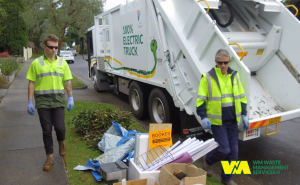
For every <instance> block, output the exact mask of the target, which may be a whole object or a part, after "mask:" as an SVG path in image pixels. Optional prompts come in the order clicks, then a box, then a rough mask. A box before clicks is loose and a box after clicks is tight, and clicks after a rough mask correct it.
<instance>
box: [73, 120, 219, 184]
mask: <svg viewBox="0 0 300 185" xmlns="http://www.w3.org/2000/svg"><path fill="white" fill-rule="evenodd" d="M156 125H158V124H156ZM159 125H160V127H161V128H164V125H166V126H170V125H171V124H159ZM150 128H151V124H150ZM165 128H167V127H165ZM169 132H171V129H165V130H164V129H161V130H159V129H156V130H155V131H151V130H150V131H149V133H139V132H137V131H127V130H126V129H125V128H123V127H122V126H121V125H120V124H118V123H115V122H112V126H111V127H110V128H109V129H108V130H107V131H106V133H105V134H104V135H103V137H102V139H101V141H100V142H99V143H98V148H99V150H101V151H102V152H103V154H102V155H100V156H99V157H97V158H95V159H94V160H91V159H89V160H88V161H87V162H86V164H85V165H84V166H81V165H79V166H76V167H75V168H74V170H91V172H92V174H93V176H94V177H95V179H96V180H97V181H101V180H102V178H103V179H105V180H106V181H107V182H108V183H109V184H114V185H119V184H120V185H121V184H122V185H123V184H126V183H127V184H129V185H135V184H139V185H140V184H145V185H146V184H147V185H154V184H162V185H166V184H170V185H171V184H172V185H173V184H184V185H190V184H206V172H205V171H203V170H202V169H199V168H197V167H195V166H194V165H192V164H191V163H193V162H195V161H197V160H198V159H200V158H201V157H202V156H204V155H205V154H207V153H208V152H210V151H211V150H213V149H215V148H216V147H217V146H218V144H217V143H216V142H215V141H214V139H210V140H207V141H205V142H204V141H200V140H198V139H196V138H187V139H186V140H185V141H183V142H181V141H178V142H176V143H175V144H172V139H171V133H169ZM126 180H128V181H126Z"/></svg>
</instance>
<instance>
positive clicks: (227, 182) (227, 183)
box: [221, 180, 236, 185]
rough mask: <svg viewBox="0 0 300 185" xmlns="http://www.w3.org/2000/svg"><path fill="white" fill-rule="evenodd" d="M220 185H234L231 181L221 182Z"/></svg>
mask: <svg viewBox="0 0 300 185" xmlns="http://www.w3.org/2000/svg"><path fill="white" fill-rule="evenodd" d="M221 183H222V184H224V185H236V184H235V183H234V182H233V181H232V180H231V181H223V180H222V181H221Z"/></svg>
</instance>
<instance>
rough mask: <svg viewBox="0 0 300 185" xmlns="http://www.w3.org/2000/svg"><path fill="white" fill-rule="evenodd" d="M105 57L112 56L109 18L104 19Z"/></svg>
mask: <svg viewBox="0 0 300 185" xmlns="http://www.w3.org/2000/svg"><path fill="white" fill-rule="evenodd" d="M103 25H104V26H103V36H104V39H103V40H104V56H110V35H109V17H108V16H107V17H104V18H103Z"/></svg>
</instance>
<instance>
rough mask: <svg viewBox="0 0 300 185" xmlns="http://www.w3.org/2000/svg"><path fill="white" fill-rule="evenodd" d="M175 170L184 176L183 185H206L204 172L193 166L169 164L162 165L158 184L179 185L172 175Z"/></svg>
mask: <svg viewBox="0 0 300 185" xmlns="http://www.w3.org/2000/svg"><path fill="white" fill-rule="evenodd" d="M177 170H182V172H183V173H185V174H186V177H185V178H184V185H193V184H204V185H205V184H206V172H205V171H204V170H202V169H199V168H197V167H196V166H194V165H193V164H182V163H170V164H166V165H164V166H163V167H162V168H161V170H160V174H159V177H158V182H159V183H160V184H163V185H179V184H180V180H179V179H177V177H175V176H174V175H173V173H174V172H175V171H177Z"/></svg>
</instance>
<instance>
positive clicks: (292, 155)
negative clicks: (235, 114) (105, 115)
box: [70, 55, 300, 185]
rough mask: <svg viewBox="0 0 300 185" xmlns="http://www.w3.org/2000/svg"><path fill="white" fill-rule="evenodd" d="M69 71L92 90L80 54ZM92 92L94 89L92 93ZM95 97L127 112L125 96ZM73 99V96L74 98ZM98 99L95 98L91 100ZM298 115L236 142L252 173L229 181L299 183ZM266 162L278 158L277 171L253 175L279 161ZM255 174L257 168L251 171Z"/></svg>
mask: <svg viewBox="0 0 300 185" xmlns="http://www.w3.org/2000/svg"><path fill="white" fill-rule="evenodd" d="M85 58H87V57H86V56H85ZM70 69H71V71H72V73H76V75H79V76H81V77H82V78H84V79H85V80H86V81H85V83H86V84H87V83H89V84H87V85H88V86H89V89H90V90H91V91H94V89H93V87H92V85H91V82H90V80H89V78H88V64H87V62H86V61H85V60H83V59H82V56H80V55H77V56H76V57H75V64H70ZM94 93H96V92H94ZM98 94H99V98H100V97H101V99H105V100H106V102H110V103H111V104H114V105H118V106H120V107H122V108H123V109H124V110H128V111H130V107H129V104H128V98H127V96H125V95H122V94H119V95H116V94H114V93H113V89H111V90H110V91H109V92H106V93H98ZM75 98H76V97H75ZM95 101H98V100H95ZM137 121H138V122H139V123H140V124H141V125H142V126H143V127H144V128H145V129H148V126H149V123H150V120H149V119H146V120H143V121H140V120H137ZM299 129H300V118H297V119H294V120H290V121H286V122H282V123H280V124H279V126H278V132H277V134H274V135H271V136H266V134H265V128H263V129H261V131H260V134H261V136H260V137H259V138H257V139H252V140H249V141H240V142H239V160H245V161H248V163H249V166H250V169H251V172H252V174H251V175H234V177H233V180H234V181H235V182H236V183H237V184H240V185H254V184H263V185H290V184H293V185H297V184H300V175H299V174H300V173H299V171H298V169H300V159H299V156H300V155H299V154H300V135H299V131H298V130H299ZM274 131H275V126H274V125H273V126H270V128H269V132H274ZM253 161H259V162H262V163H263V164H259V165H254V164H253ZM268 161H273V162H275V161H277V163H278V162H279V161H280V165H281V167H282V168H286V169H281V170H276V171H272V170H265V171H264V170H261V171H260V173H263V172H264V173H274V172H275V173H276V174H254V171H253V166H259V167H267V168H275V166H276V167H278V166H280V165H279V164H275V165H273V164H272V165H267V164H264V163H266V162H268ZM213 169H214V172H216V174H219V173H220V171H221V165H220V164H215V165H213ZM255 173H259V171H257V170H256V171H255Z"/></svg>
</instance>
